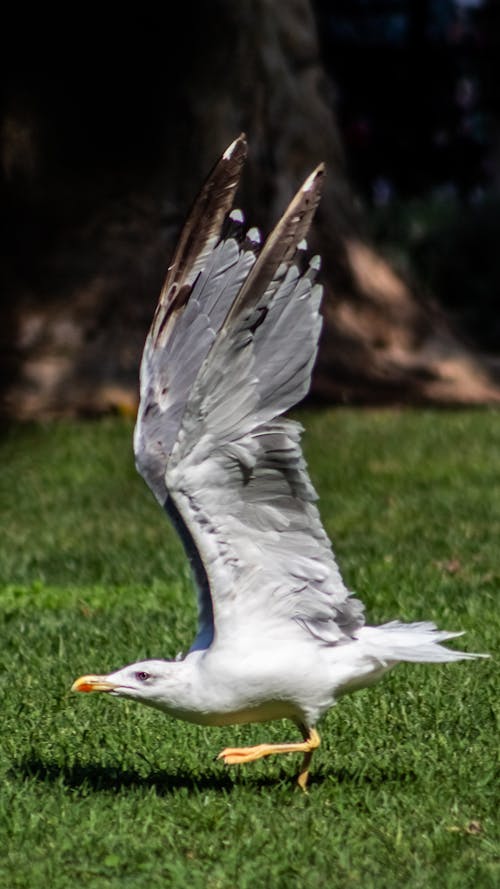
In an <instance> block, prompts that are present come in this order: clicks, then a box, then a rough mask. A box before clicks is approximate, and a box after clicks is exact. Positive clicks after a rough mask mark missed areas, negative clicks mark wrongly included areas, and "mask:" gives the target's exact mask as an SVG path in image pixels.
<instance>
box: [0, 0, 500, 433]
mask: <svg viewBox="0 0 500 889" xmlns="http://www.w3.org/2000/svg"><path fill="white" fill-rule="evenodd" d="M308 9H309V10H312V14H311V15H310V16H309V15H308ZM288 13H289V18H288V19H287V15H288ZM499 33H500V16H499V10H498V4H497V3H495V2H491V0H490V2H488V0H484V2H480V0H476V2H474V0H469V2H463V0H462V2H452V0H426V2H425V0H423V2H416V0H414V2H411V0H406V2H405V0H385V2H378V0H369V2H368V0H365V2H363V0H344V2H341V0H330V2H326V0H322V2H320V0H316V2H315V3H314V4H313V6H312V7H311V6H309V4H308V3H307V2H306V0H290V3H288V4H273V3H271V2H266V0H256V2H253V3H251V2H242V3H240V4H237V6H235V5H234V4H231V3H228V2H225V0H214V2H210V3H189V2H186V3H184V4H179V5H177V4H175V5H174V4H168V5H165V7H161V8H159V7H156V6H151V7H149V6H148V5H147V4H146V5H142V6H141V7H140V8H137V9H135V8H124V7H118V6H116V7H114V6H110V5H106V6H105V7H100V8H92V7H89V6H85V7H72V8H64V9H63V10H62V11H59V10H58V11H57V13H56V12H55V11H51V10H50V9H47V8H41V7H37V8H35V9H29V10H28V8H27V7H24V6H23V5H22V4H21V5H18V6H17V7H15V8H14V7H12V6H11V7H9V10H8V11H7V13H6V14H5V18H4V28H3V36H2V52H1V62H0V64H1V82H2V102H1V117H2V126H1V177H0V193H1V205H2V217H1V222H2V239H1V259H2V273H3V286H2V304H1V311H2V317H1V322H2V323H1V345H2V363H1V368H0V369H1V375H2V382H3V390H4V394H5V395H6V399H5V405H6V408H5V409H6V410H7V412H8V413H11V414H14V415H19V416H38V415H46V414H48V415H51V414H58V413H65V412H70V413H71V412H77V413H79V412H85V411H88V412H90V413H92V412H94V411H97V412H100V411H101V410H106V409H108V408H109V407H111V408H116V406H117V405H118V407H119V408H120V406H124V405H125V406H127V405H129V404H130V405H131V409H133V402H134V398H135V395H134V393H136V386H137V384H136V380H137V365H138V360H139V356H140V348H141V344H142V342H143V338H144V335H145V332H146V329H147V325H148V322H149V318H150V316H151V311H152V308H153V306H154V301H155V299H156V294H157V293H158V290H159V286H160V284H161V278H162V275H163V272H164V269H165V266H166V264H167V257H168V253H169V251H170V250H171V248H172V245H173V243H174V242H175V238H176V236H177V234H178V231H179V228H180V225H181V222H182V218H183V216H184V214H185V212H186V209H187V207H188V206H189V203H190V201H191V200H192V198H193V195H194V194H195V192H196V190H197V188H198V187H199V185H200V183H201V182H202V181H203V178H204V176H205V175H206V173H207V171H208V169H209V168H210V166H211V164H212V163H213V161H214V160H215V158H216V156H217V154H218V153H219V152H220V151H221V150H223V148H224V147H225V145H226V144H227V143H228V142H229V141H230V140H231V138H233V137H234V135H236V134H237V132H239V131H240V130H241V129H244V130H246V131H247V132H248V135H249V139H250V146H251V156H250V161H249V168H248V173H247V176H246V179H245V182H244V185H243V191H242V197H241V200H242V203H244V205H245V207H246V209H247V211H248V216H249V217H250V218H251V221H254V220H255V221H257V222H258V223H259V224H260V225H262V226H263V228H264V229H267V228H269V226H270V225H271V224H272V222H273V221H274V220H275V219H276V215H277V213H278V212H280V211H281V210H282V209H283V206H284V203H285V202H286V200H287V199H289V197H290V196H291V193H292V191H293V188H294V187H296V184H297V183H298V181H299V180H300V178H301V176H302V175H304V173H307V171H308V169H310V168H311V165H312V164H315V163H317V161H318V160H319V159H321V158H323V157H324V158H325V159H326V160H327V164H328V167H329V181H330V183H331V193H328V194H327V195H325V201H324V204H323V207H322V210H321V212H320V214H319V219H318V229H317V231H318V234H317V240H318V244H319V247H320V249H321V251H322V253H323V255H324V258H325V284H326V288H327V294H326V298H325V310H326V327H325V335H324V337H323V341H322V352H321V355H320V362H319V365H318V367H319V371H318V374H317V376H316V383H315V386H316V392H317V394H318V395H319V396H320V397H322V398H327V399H328V400H339V399H340V400H343V401H345V400H347V401H349V400H352V401H361V402H371V401H387V400H389V401H391V400H395V401H401V400H403V401H407V402H412V401H419V400H427V399H430V400H438V401H439V400H443V401H449V400H451V401H455V400H458V401H475V402H477V401H481V400H490V398H491V397H493V400H495V397H496V396H495V392H496V386H497V383H496V380H497V376H498V372H497V367H498V363H497V356H498V352H499V345H500V322H499V313H498V307H497V303H498V293H499V287H500V264H499V262H498V258H497V254H498V247H497V244H498V233H499V225H498V221H499V212H498V209H499V204H498V188H499V178H500V176H499V145H500V136H499V133H500V128H499V119H500V107H499V105H500V76H499V75H500V71H499V68H500V55H499V49H500V41H499ZM308 90H309V92H307V91H308ZM308 95H310V96H312V98H313V100H314V101H313V102H312V103H310V102H309V101H308V98H307V96H308ZM314 103H316V104H314ZM321 103H322V104H321ZM308 114H309V117H308V116H307V115H308ZM327 118H328V119H327ZM329 187H330V186H329ZM353 239H356V240H357V241H359V242H360V243H361V242H363V243H364V244H367V245H369V247H370V250H371V251H372V253H370V254H366V256H365V259H366V262H365V267H364V269H360V268H359V262H358V266H357V267H355V265H354V264H353V262H352V261H351V254H350V253H349V244H352V242H353ZM346 245H347V247H346ZM363 256H364V254H363ZM375 260H377V262H378V260H380V263H381V264H383V265H380V267H379V266H378V265H375ZM363 261H365V260H363ZM381 269H382V270H383V274H382V276H380V274H379V273H380V272H381ZM360 271H361V272H363V271H364V272H365V278H367V279H369V280H374V278H375V277H377V275H378V278H377V280H379V281H380V283H379V284H377V287H376V293H375V295H374V292H372V290H371V289H370V286H368V288H366V287H365V285H362V284H361V283H360ZM384 275H385V276H386V277H385V278H383V276H384ZM391 276H393V277H391ZM394 276H395V277H394ZM361 278H363V275H362V274H361ZM382 279H383V280H382ZM384 281H385V282H386V283H384ZM395 282H399V283H397V287H400V291H398V292H399V293H400V297H398V299H399V302H398V307H397V308H394V299H393V298H392V296H391V293H392V290H394V287H396V283H395ZM397 287H396V289H397ZM384 288H385V291H386V296H387V298H386V299H385V301H384ZM391 288H392V290H391ZM372 289H373V288H372ZM391 300H392V302H391ZM339 307H340V308H342V310H343V315H342V313H341V312H340V308H339ZM344 310H345V311H344ZM347 310H348V313H350V315H349V324H347V322H346V321H345V318H346V311H347ZM353 319H354V321H353ZM356 321H357V322H359V323H358V324H357V327H356ZM396 328H397V334H396V333H395V332H394V331H395V330H396ZM433 330H434V331H436V330H439V336H438V337H437V339H439V344H438V348H437V349H436V348H435V344H434V342H433V344H432V347H431V346H429V343H430V339H431V336H430V333H431V332H432V331H433ZM396 341H397V342H396ZM396 345H397V349H396V350H395V346H396ZM401 349H405V350H406V353H407V355H409V356H410V357H411V362H412V363H411V362H410V363H411V369H410V370H408V367H407V364H408V362H406V363H405V362H403V364H404V369H402V365H401V366H400V365H398V363H397V360H396V358H395V357H394V356H395V354H396V351H397V352H398V354H399V352H401ZM391 350H392V351H391ZM438 353H439V355H438ZM445 353H446V358H448V357H449V355H450V354H453V360H455V359H456V360H462V358H463V357H464V355H466V356H467V361H469V363H471V362H472V363H471V367H472V366H473V367H474V368H476V370H475V371H474V373H476V371H477V379H476V378H474V379H475V380H476V382H475V383H474V386H473V387H472V389H470V391H469V392H468V391H465V390H462V391H460V392H459V391H458V389H457V391H456V392H454V391H453V387H451V386H448V387H446V386H445V387H444V388H443V386H439V385H438V386H433V385H430V386H427V385H426V384H425V379H427V380H431V383H432V379H431V378H433V379H434V381H436V380H437V381H439V379H440V376H439V375H440V374H441V370H439V369H438V367H437V364H436V361H438V360H441V358H442V356H443V355H444V354H445ZM436 356H438V358H436ZM457 356H458V358H457ZM409 360H410V359H409ZM405 361H406V359H405ZM479 378H481V379H482V380H484V379H486V380H487V385H486V388H484V390H481V387H480V386H479V388H478V385H479V383H477V380H479ZM476 383H477V385H476ZM97 392H100V393H101V395H100V396H99V397H97V396H96V393H97ZM116 392H117V393H118V394H116ZM481 392H482V394H481ZM102 393H104V394H102ZM113 393H115V394H113ZM127 393H129V394H130V398H129V395H128V394H127ZM440 393H441V394H440ZM471 393H472V394H471ZM474 393H475V394H474ZM126 409H128V408H126Z"/></svg>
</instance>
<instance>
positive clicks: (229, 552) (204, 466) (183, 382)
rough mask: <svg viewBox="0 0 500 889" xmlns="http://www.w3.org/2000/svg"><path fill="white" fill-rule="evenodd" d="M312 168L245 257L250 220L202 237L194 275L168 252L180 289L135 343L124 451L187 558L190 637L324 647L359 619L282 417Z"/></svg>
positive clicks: (310, 320) (309, 323)
mask: <svg viewBox="0 0 500 889" xmlns="http://www.w3.org/2000/svg"><path fill="white" fill-rule="evenodd" d="M323 175H324V169H323V166H320V167H318V168H317V170H316V171H315V172H314V173H313V174H312V175H311V176H310V177H309V178H308V179H307V180H306V182H305V183H304V185H303V187H302V188H301V189H300V190H299V192H298V194H297V195H296V197H295V198H294V200H293V201H292V203H291V204H290V206H289V208H288V209H287V210H286V211H285V213H284V215H283V217H282V219H281V220H280V221H279V223H278V225H277V226H276V228H275V229H274V231H273V233H272V234H271V235H270V237H269V238H268V240H267V242H266V243H265V245H264V247H263V248H262V250H261V251H260V253H259V255H258V258H257V260H255V253H256V250H257V249H258V246H259V242H260V238H259V236H258V233H256V232H255V230H250V232H248V234H247V238H246V240H245V241H244V242H240V241H239V240H238V239H235V238H233V237H231V236H228V237H226V238H225V239H223V240H221V241H220V242H219V243H215V242H211V241H210V238H208V239H206V241H205V243H206V244H207V245H209V246H208V247H207V249H206V251H205V253H204V255H203V259H202V262H201V264H199V267H198V268H197V272H196V275H197V277H196V280H194V278H193V276H192V274H191V272H190V270H189V268H188V266H187V265H186V264H185V263H184V265H183V260H182V259H181V260H176V259H174V263H173V265H175V263H176V262H177V265H178V268H183V276H184V277H183V281H184V282H188V284H189V286H190V288H191V289H190V292H189V295H188V296H187V297H186V298H185V297H184V296H182V299H181V298H180V297H179V294H180V292H181V289H182V288H181V289H178V290H177V295H176V294H175V293H174V297H173V299H172V300H170V302H169V299H170V298H166V296H165V294H166V290H165V288H164V291H163V292H162V296H161V298H160V309H159V310H158V312H157V314H156V315H155V319H154V321H153V325H152V329H151V332H150V335H149V337H148V340H147V343H146V347H145V353H144V358H143V366H142V374H141V381H142V382H141V406H140V411H139V418H138V425H137V429H136V436H135V445H136V460H137V464H138V467H139V470H140V471H141V472H142V474H143V475H144V477H145V478H146V481H147V482H148V484H149V485H150V487H151V488H152V490H153V492H154V493H155V496H157V498H158V499H159V500H160V502H162V503H163V502H165V503H166V508H167V511H168V512H169V514H170V515H171V517H172V518H173V520H174V523H175V525H176V527H177V529H178V530H179V533H180V535H181V538H182V539H183V541H184V544H185V546H186V550H187V552H188V555H189V557H190V560H191V563H192V565H193V569H194V572H195V577H196V581H197V586H198V593H199V605H200V626H199V633H198V636H197V639H196V641H195V643H194V646H193V647H194V648H200V647H206V646H207V645H209V644H211V643H212V640H213V637H214V629H215V639H216V640H218V639H220V638H221V637H224V636H225V635H226V634H234V633H235V632H237V631H238V627H243V626H244V627H245V629H246V631H248V627H252V628H253V629H254V631H255V632H259V633H264V632H266V633H281V632H283V627H284V624H286V627H287V632H289V633H293V632H294V631H296V632H300V633H303V632H304V631H309V632H310V633H312V634H313V635H315V636H317V637H318V638H321V639H322V640H323V641H324V642H325V643H327V644H333V643H336V642H338V641H341V640H343V639H345V638H346V636H349V635H350V634H351V633H353V632H354V631H355V629H356V628H357V627H359V626H360V625H361V624H362V623H363V615H362V606H361V604H360V603H359V602H357V600H355V599H353V598H352V597H351V596H350V594H349V592H348V590H347V589H346V587H345V585H344V583H343V581H342V578H341V576H340V573H339V570H338V567H337V564H336V562H335V559H334V556H333V553H332V549H331V545H330V542H329V540H328V537H327V535H326V533H325V531H324V529H323V526H322V524H321V520H320V516H319V513H318V510H317V507H316V503H315V501H316V499H317V496H316V493H315V491H314V488H313V486H312V484H311V481H310V478H309V475H308V472H307V467H306V464H305V460H304V457H303V454H302V450H301V446H300V437H301V432H302V429H301V427H300V426H299V424H297V423H295V422H292V421H290V420H287V419H284V418H283V417H282V414H283V413H284V412H285V411H287V410H288V409H289V408H290V407H291V406H293V405H294V404H296V403H297V402H298V401H299V400H301V399H302V398H303V397H304V395H305V394H306V392H307V391H308V388H309V385H310V379H311V372H312V367H313V364H314V360H315V357H316V352H317V344H318V338H319V334H320V330H321V318H320V315H319V304H320V300H321V287H320V286H319V285H317V284H315V276H316V273H317V270H318V268H319V261H318V258H317V257H314V258H313V259H312V260H311V262H310V264H309V266H308V268H306V270H305V271H302V267H303V256H304V249H303V247H304V245H303V243H302V241H303V238H304V236H305V235H306V233H307V230H308V228H309V225H310V222H311V219H312V216H313V214H314V211H315V209H316V206H317V204H318V202H319V199H320V194H321V185H322V179H323ZM231 181H232V180H231ZM231 188H232V185H231ZM233 191H234V189H233ZM202 203H203V201H202ZM221 224H222V221H221V220H220V219H218V222H217V225H218V226H219V228H220V226H221ZM208 229H209V230H212V229H211V227H210V226H208ZM210 237H211V236H210ZM188 240H189V238H187V239H185V241H186V242H187V241H188ZM183 249H184V250H185V248H183ZM178 252H179V251H177V253H178ZM195 252H196V251H195ZM177 253H176V257H177ZM181 253H182V251H181ZM182 255H184V254H182ZM195 262H196V261H195ZM171 286H174V284H172V285H171ZM182 286H184V284H183V285H182ZM162 301H163V302H162ZM162 304H163V308H161V306H162ZM172 306H173V307H174V309H173V311H172V310H171V307H172ZM165 318H166V321H165V320H164V319H165ZM167 494H168V497H167Z"/></svg>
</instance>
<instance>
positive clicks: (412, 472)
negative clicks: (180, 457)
mask: <svg viewBox="0 0 500 889" xmlns="http://www.w3.org/2000/svg"><path fill="white" fill-rule="evenodd" d="M302 419H303V421H304V422H305V424H306V426H307V428H308V434H307V436H306V439H305V445H306V452H307V455H308V459H309V462H310V465H311V472H312V476H313V479H314V481H315V484H316V486H317V488H318V490H319V491H320V493H321V509H322V515H323V518H324V522H325V525H326V527H327V529H328V531H329V533H330V535H331V537H332V538H333V540H334V541H335V549H336V552H337V556H338V559H339V562H340V565H341V568H342V571H343V573H344V576H345V578H346V580H347V582H348V583H349V585H350V586H351V587H352V588H353V589H355V590H356V591H357V593H358V594H359V595H360V596H361V597H362V598H363V600H364V601H365V603H366V606H367V612H368V616H369V620H370V621H371V622H380V621H383V620H389V619H392V618H396V617H399V618H402V619H414V620H416V619H421V618H427V619H433V620H436V621H437V622H438V623H439V624H441V625H442V626H444V627H447V628H449V629H464V630H466V631H467V635H466V637H465V639H464V640H463V644H464V645H465V646H466V647H467V648H468V649H469V650H476V651H490V652H492V653H494V652H495V650H496V649H497V648H498V644H497V640H498V637H499V624H500V618H499V609H498V589H499V587H500V561H499V556H498V544H499V539H500V498H499V496H498V479H499V477H500V448H499V446H498V443H499V441H500V414H498V413H495V412H490V411H475V412H474V411H470V412H462V411H460V412H452V413H438V412H433V411H425V412H420V411H419V412H367V413H362V412H357V411H350V410H339V411H329V412H322V413H320V412H315V411H311V412H307V413H304V414H303V415H302ZM131 432H132V428H131V425H130V424H129V423H127V422H125V421H122V420H106V421H103V422H99V423H60V424H54V425H47V426H35V427H33V426H30V427H21V428H18V427H16V428H13V429H11V430H10V431H9V432H8V433H7V434H5V435H4V437H3V439H2V442H1V443H0V448H1V460H2V472H1V475H0V501H1V506H2V525H3V531H2V535H1V539H0V622H1V626H2V630H1V634H2V635H1V639H2V644H1V647H0V667H1V669H0V689H1V714H2V728H1V733H2V743H1V750H0V849H1V850H2V854H1V855H0V887H1V889H4V887H5V889H15V887H30V889H38V887H43V889H48V887H50V889H62V887H70V886H78V887H92V889H94V887H107V889H108V887H148V889H155V887H160V886H161V887H171V886H172V887H180V886H183V887H184V886H189V887H194V889H197V887H207V889H226V887H227V889H233V887H238V889H239V887H241V889H243V887H248V889H250V887H251V889H260V887H263V889H273V887H286V889H288V887H301V889H302V887H325V889H326V887H328V889H335V887H342V889H344V887H348V889H350V887H363V889H370V887H377V889H379V887H383V889H386V887H398V889H401V887H411V889H416V887H422V889H429V887H439V889H442V887H446V889H448V887H450V889H452V887H453V889H455V887H456V889H464V887H475V889H476V887H479V889H482V887H494V886H498V885H499V884H500V846H499V844H498V833H497V828H498V821H497V814H498V812H497V810H498V805H499V802H500V796H499V793H498V784H497V783H496V781H497V775H498V760H497V750H498V705H497V703H496V700H497V698H496V695H495V684H496V666H495V663H494V660H493V659H492V660H491V661H474V662H464V663H459V664H451V665H445V666H442V667H437V666H414V665H413V666H412V665H404V666H401V667H399V668H398V669H397V670H395V671H394V672H393V673H392V674H391V675H390V676H389V677H388V678H386V679H385V680H384V681H383V682H382V683H380V684H379V685H378V686H376V687H375V688H372V689H369V690H366V691H362V692H359V693H357V694H356V695H353V696H351V697H350V698H345V699H344V700H343V701H342V702H341V703H340V704H339V706H338V707H337V708H335V709H334V710H333V711H331V712H330V714H329V715H328V716H327V717H326V719H325V720H324V722H323V725H322V738H323V745H322V747H321V748H320V750H319V751H318V753H317V754H316V756H315V759H314V761H313V765H314V774H313V779H312V782H311V790H310V794H309V796H307V797H306V796H304V795H302V794H301V793H300V792H297V791H296V790H295V789H294V788H293V776H294V773H295V771H296V769H297V765H298V763H297V757H290V758H286V757H276V758H274V759H272V758H271V759H269V760H267V761H263V762H259V763H255V764H253V765H251V766H247V767H241V768H240V769H237V770H234V769H233V770H229V769H226V768H225V767H224V766H223V765H222V764H221V763H218V762H215V761H214V758H215V756H216V754H217V753H218V751H219V750H220V749H221V747H223V746H225V745H226V744H236V743H253V742H255V741H258V740H274V741H278V740H284V739H286V738H289V737H293V736H294V731H293V729H292V727H289V726H287V725H285V724H281V723H275V724H272V725H269V726H248V727H239V728H226V729H201V728H198V727H196V726H190V725H185V724H183V723H180V722H176V721H174V720H169V719H168V718H166V717H165V716H163V715H162V714H160V713H157V712H155V711H152V710H147V709H146V708H140V707H139V706H135V705H134V704H132V703H127V702H124V701H116V700H110V699H109V698H105V697H104V696H103V697H100V696H95V697H94V696H88V697H87V696H83V695H82V696H78V695H70V694H69V693H68V689H69V687H70V685H71V682H72V680H73V679H74V678H75V677H76V676H78V675H79V674H80V673H82V672H89V671H93V670H96V671H106V670H109V669H112V668H116V667H118V666H121V665H122V664H125V663H127V662H129V661H131V660H137V659H140V658H142V657H146V656H160V657H162V656H163V657H169V656H175V654H176V653H177V651H178V650H181V649H185V648H186V647H187V646H188V645H189V643H190V641H191V639H192V636H193V633H194V626H195V605H194V598H193V595H192V592H191V588H190V582H189V576H188V572H187V570H186V565H185V561H184V557H183V554H182V552H181V550H180V547H179V545H178V543H177V540H176V539H175V536H174V534H173V532H172V531H171V530H170V527H169V525H168V523H167V521H166V520H165V519H164V517H163V516H162V514H161V511H160V509H159V508H158V507H157V506H156V504H155V502H154V500H153V498H152V496H151V495H150V493H149V491H148V490H147V488H146V486H145V485H144V483H143V482H142V480H141V479H140V478H139V477H138V476H136V473H135V470H134V468H133V463H132V457H131Z"/></svg>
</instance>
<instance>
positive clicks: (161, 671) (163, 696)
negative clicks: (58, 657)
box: [71, 660, 180, 707]
mask: <svg viewBox="0 0 500 889" xmlns="http://www.w3.org/2000/svg"><path fill="white" fill-rule="evenodd" d="M179 665H180V662H176V661H159V660H149V661H140V662H139V663H137V664H129V666H127V667H122V668H121V669H120V670H115V672H114V673H106V674H100V675H98V674H95V673H92V674H88V675H85V676H80V677H79V678H78V679H76V680H75V682H74V683H73V685H72V686H71V691H84V692H90V691H102V692H106V693H107V694H111V695H116V696H119V697H123V698H133V699H134V700H136V701H142V703H144V704H151V705H152V706H156V707H161V706H162V705H165V704H167V705H168V702H169V699H170V698H171V695H172V691H173V689H174V688H175V686H177V684H178V667H179Z"/></svg>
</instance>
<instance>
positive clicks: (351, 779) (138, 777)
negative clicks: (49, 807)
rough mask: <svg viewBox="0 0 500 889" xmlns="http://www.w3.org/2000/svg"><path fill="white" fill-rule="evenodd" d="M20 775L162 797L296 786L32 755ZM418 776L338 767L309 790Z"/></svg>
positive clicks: (288, 780) (285, 780)
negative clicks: (67, 762) (183, 792)
mask: <svg viewBox="0 0 500 889" xmlns="http://www.w3.org/2000/svg"><path fill="white" fill-rule="evenodd" d="M14 771H15V775H16V777H17V778H19V777H22V778H24V779H30V780H33V779H35V780H36V781H40V782H42V783H49V784H50V783H54V784H55V783H58V784H62V785H63V786H64V787H67V788H69V789H71V790H80V791H82V793H85V792H87V793H88V792H89V791H91V792H94V793H100V792H109V791H117V792H119V791H122V790H126V789H129V788H130V789H136V788H140V789H151V788H154V789H155V791H156V793H157V794H158V796H168V795H169V794H172V793H175V792H176V791H177V790H180V789H184V790H188V791H190V792H192V793H202V792H203V791H206V790H215V791H219V792H220V791H223V792H226V793H227V792H230V791H232V790H233V789H235V788H236V789H237V788H238V787H250V788H252V789H255V790H259V789H263V788H271V787H274V788H282V787H283V786H286V785H288V786H289V787H290V788H291V789H294V788H295V787H296V783H295V776H294V777H290V776H289V775H286V776H285V775H282V776H281V777H276V776H269V777H268V776H265V775H262V774H259V775H258V776H257V775H255V776H252V775H251V773H249V772H246V773H244V772H243V771H236V770H235V771H233V772H232V773H230V772H227V771H225V772H220V773H216V772H213V773H210V772H205V773H202V774H193V773H192V772H186V771H184V770H176V771H175V772H169V771H166V770H159V769H154V770H151V771H150V772H149V773H148V774H141V772H139V771H136V770H132V769H120V768H118V767H116V768H115V767H112V766H100V765H80V764H75V765H72V766H68V765H58V764H56V763H53V762H45V761H43V760H42V759H39V758H36V757H32V758H30V759H26V760H23V761H22V762H20V763H19V764H18V765H17V766H16V768H15V770H12V772H14ZM415 780H417V776H416V774H415V773H414V772H412V771H409V772H405V773H404V774H399V773H395V772H390V773H389V772H385V771H381V770H380V769H374V771H373V773H368V772H367V773H363V774H360V773H359V772H356V771H349V770H348V769H342V768H341V769H337V770H336V771H329V772H327V773H326V774H323V773H321V772H319V773H318V772H317V773H313V774H312V775H311V778H310V783H309V789H314V787H319V786H321V785H323V784H324V783H325V781H328V783H329V784H332V785H335V784H339V785H340V784H346V785H352V786H353V787H359V786H372V787H374V788H376V787H381V786H383V785H385V784H388V783H397V784H407V783H408V782H414V781H415Z"/></svg>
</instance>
